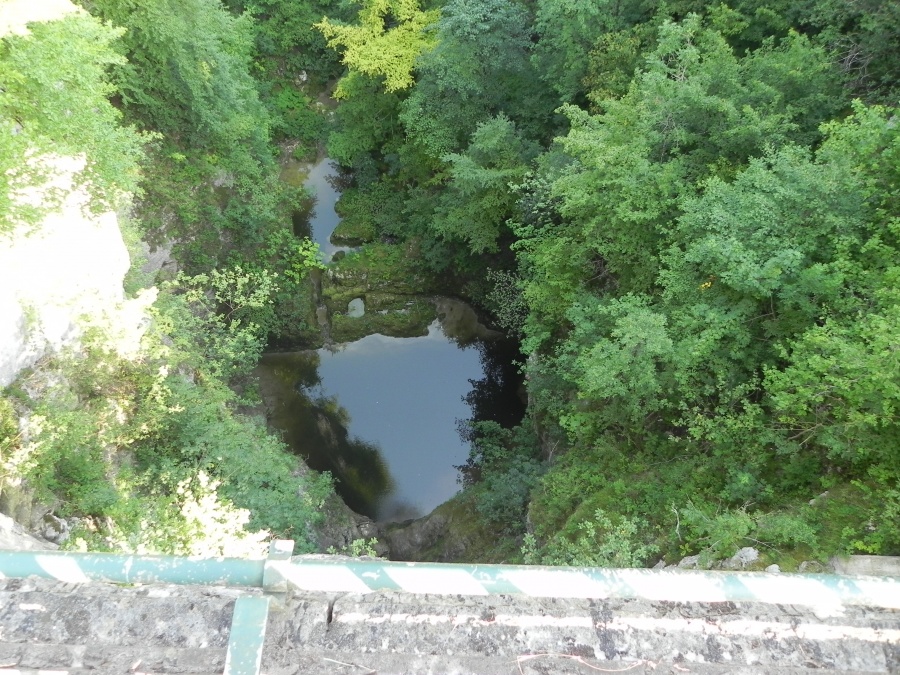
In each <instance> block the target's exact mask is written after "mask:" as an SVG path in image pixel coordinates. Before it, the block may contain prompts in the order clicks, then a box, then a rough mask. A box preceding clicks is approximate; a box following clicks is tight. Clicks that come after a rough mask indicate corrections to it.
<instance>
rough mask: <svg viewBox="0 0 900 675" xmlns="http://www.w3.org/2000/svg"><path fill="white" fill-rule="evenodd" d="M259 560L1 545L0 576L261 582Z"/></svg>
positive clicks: (223, 583) (245, 583)
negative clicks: (8, 548)
mask: <svg viewBox="0 0 900 675" xmlns="http://www.w3.org/2000/svg"><path fill="white" fill-rule="evenodd" d="M264 564H265V561H263V560H241V559H236V558H185V557H179V556H161V555H160V556H150V555H147V556H138V555H118V554H114V553H70V552H64V551H41V552H37V551H0V576H3V577H19V578H22V577H30V576H38V577H44V578H46V579H59V580H61V581H73V582H84V581H107V582H111V583H125V584H129V583H169V584H202V585H206V586H209V585H230V586H254V587H259V586H262V581H263V569H264Z"/></svg>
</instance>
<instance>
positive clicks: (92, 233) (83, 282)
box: [0, 158, 133, 386]
mask: <svg viewBox="0 0 900 675" xmlns="http://www.w3.org/2000/svg"><path fill="white" fill-rule="evenodd" d="M54 161H55V163H56V165H57V167H58V168H59V177H58V179H57V187H59V188H61V189H63V190H65V191H66V192H67V198H66V201H65V203H64V205H63V207H62V209H60V210H59V211H58V212H56V213H52V214H50V215H49V216H47V217H46V218H44V220H43V221H42V222H41V223H40V224H39V225H38V226H37V227H36V228H29V227H26V226H22V227H21V228H19V229H18V230H15V231H14V232H12V233H10V234H7V235H0V317H2V320H0V386H6V385H8V384H9V383H10V382H12V381H13V380H14V379H15V377H16V375H17V374H18V373H19V372H20V371H21V370H22V369H24V368H28V367H30V366H33V365H34V364H35V363H37V361H38V360H39V359H40V358H41V357H42V356H44V355H46V354H48V353H51V352H53V351H57V350H59V349H60V348H62V347H64V346H67V345H72V344H74V343H75V342H76V341H77V339H78V337H79V335H80V334H81V333H82V331H83V328H84V326H86V325H103V326H112V325H114V324H116V323H117V322H118V320H119V319H121V318H122V317H121V316H119V315H120V314H121V311H122V309H123V307H122V303H123V301H124V292H123V287H122V282H123V279H124V277H125V273H126V272H127V271H128V267H129V265H130V262H129V256H128V251H127V249H126V248H125V244H124V242H123V241H122V234H121V232H120V230H119V225H118V222H117V219H116V216H115V214H113V213H105V214H102V215H93V214H89V213H86V211H85V209H84V208H83V207H84V203H85V201H86V196H85V195H84V194H83V193H81V192H78V191H72V190H71V187H70V186H71V177H72V175H73V173H74V172H75V171H77V170H78V169H79V168H80V165H81V162H79V161H78V160H76V159H71V158H59V159H56V160H54ZM132 318H133V317H132Z"/></svg>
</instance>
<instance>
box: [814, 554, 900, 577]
mask: <svg viewBox="0 0 900 675" xmlns="http://www.w3.org/2000/svg"><path fill="white" fill-rule="evenodd" d="M830 562H831V566H832V567H833V568H834V571H835V572H837V573H838V574H867V575H872V576H887V577H900V556H896V555H851V556H846V557H835V558H832V559H831V561H830Z"/></svg>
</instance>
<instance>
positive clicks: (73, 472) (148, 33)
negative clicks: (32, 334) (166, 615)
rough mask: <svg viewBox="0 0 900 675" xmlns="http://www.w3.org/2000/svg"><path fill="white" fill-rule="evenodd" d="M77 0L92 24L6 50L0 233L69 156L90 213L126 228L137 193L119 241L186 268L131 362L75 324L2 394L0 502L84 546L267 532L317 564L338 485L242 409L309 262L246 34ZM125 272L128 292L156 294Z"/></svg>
mask: <svg viewBox="0 0 900 675" xmlns="http://www.w3.org/2000/svg"><path fill="white" fill-rule="evenodd" d="M85 4H86V5H87V7H88V8H89V9H90V10H91V11H92V12H94V13H95V14H97V15H99V16H100V17H102V18H103V19H104V20H105V21H100V20H98V19H97V18H95V17H94V16H91V15H90V14H88V13H86V12H77V13H74V14H71V15H70V16H68V17H67V18H65V19H63V20H57V21H51V22H47V23H39V24H32V25H31V26H30V27H29V28H30V30H29V33H28V34H27V35H23V36H9V37H6V38H4V39H3V41H2V42H0V77H2V78H3V82H2V88H3V100H2V102H0V105H2V107H3V108H2V119H3V124H4V130H5V133H4V134H3V136H4V138H5V139H6V140H5V141H4V143H5V144H6V146H5V147H4V148H3V150H4V151H3V153H2V162H3V164H2V168H3V173H4V182H3V184H2V185H0V188H2V190H0V194H2V197H0V198H2V199H3V200H4V201H3V202H2V203H0V210H2V213H3V227H4V229H6V228H8V227H9V226H10V225H14V224H16V223H17V222H20V221H25V222H29V221H30V222H35V223H36V222H37V220H38V219H39V217H40V216H41V215H43V213H45V212H46V211H47V210H49V209H52V208H54V207H56V206H57V205H58V202H59V198H61V197H64V196H65V195H66V192H67V190H68V188H67V187H66V186H65V185H60V186H59V189H58V191H56V190H55V189H50V188H48V185H47V180H48V179H49V178H50V177H51V173H52V170H53V169H55V164H54V162H55V160H52V156H51V155H61V156H75V157H78V158H81V159H83V160H84V169H83V170H81V171H80V172H78V173H76V174H75V176H74V178H75V184H76V185H77V186H84V187H85V188H86V189H87V192H88V194H89V196H90V197H91V198H92V203H91V206H93V207H94V208H95V209H97V210H99V209H109V208H117V209H121V210H120V217H122V218H125V214H124V208H127V207H128V206H129V197H130V195H129V193H131V194H135V193H136V191H137V189H138V180H139V178H140V179H142V180H141V183H140V186H141V188H143V191H142V193H140V196H141V199H140V200H138V203H137V208H136V209H135V218H134V219H133V220H132V221H131V222H132V224H131V225H130V229H136V230H138V231H137V232H136V233H132V236H131V238H132V239H134V240H137V239H139V238H140V237H142V236H143V237H153V236H156V237H159V238H160V239H172V240H175V243H176V251H177V253H178V256H179V263H180V266H181V268H182V269H185V270H188V272H187V273H185V272H183V273H181V274H179V275H178V277H177V278H176V279H174V280H170V281H163V282H161V283H160V284H159V297H158V299H157V300H156V302H155V303H154V304H153V305H152V307H151V308H150V317H149V318H150V320H151V325H150V327H149V328H148V329H147V331H146V334H145V335H144V336H143V339H142V341H141V347H140V350H139V351H138V352H136V353H135V352H133V351H126V352H122V351H121V350H120V349H119V346H118V343H117V336H116V335H115V331H113V332H112V333H110V332H109V327H108V326H105V325H103V323H102V321H101V322H100V323H99V324H97V325H95V326H94V325H91V324H87V325H86V326H84V328H85V330H86V332H85V336H84V338H83V339H82V341H81V346H80V348H79V349H78V350H76V351H75V352H73V353H64V354H61V355H58V356H56V357H54V358H52V359H50V360H48V361H45V362H42V363H40V364H39V366H38V367H36V368H35V369H34V371H33V372H26V373H24V374H23V375H22V376H21V377H20V379H19V381H17V382H16V383H15V384H14V385H13V386H11V387H10V388H8V389H7V390H6V391H4V392H2V396H0V452H2V465H0V493H3V496H4V499H5V500H6V501H7V503H8V500H9V499H10V497H9V496H8V494H9V493H10V491H12V492H13V493H16V494H19V493H21V492H22V490H25V491H26V492H27V491H29V490H30V491H32V492H33V493H34V495H35V496H36V498H37V499H39V500H40V501H42V502H43V503H46V504H48V505H50V507H51V508H53V509H54V510H55V511H56V512H57V513H58V514H60V515H63V516H67V517H71V518H74V519H78V520H77V522H80V526H79V527H78V529H77V531H76V532H75V533H74V534H75V537H73V539H71V540H70V544H75V545H81V546H88V547H91V548H100V549H114V550H123V549H124V550H135V551H143V552H169V553H182V554H215V555H222V554H230V555H247V554H254V555H260V554H261V553H263V551H264V547H265V542H264V540H265V539H266V538H267V537H270V536H272V535H275V536H286V537H290V538H293V539H295V540H296V542H297V543H298V545H299V547H300V549H301V550H306V551H311V550H314V549H315V547H316V542H315V534H314V531H313V528H314V526H315V524H316V523H317V522H318V521H319V520H321V508H322V505H323V503H324V501H325V500H326V498H328V496H329V495H331V494H332V486H331V479H330V477H329V476H327V475H322V476H320V475H317V474H314V473H312V472H309V471H308V470H306V469H305V467H304V466H303V465H302V463H301V462H300V460H299V459H298V458H296V457H295V456H293V455H291V454H289V453H288V452H287V449H286V447H285V446H284V444H283V443H282V442H281V441H279V440H278V439H277V438H275V437H274V436H272V435H271V434H270V433H269V432H268V431H267V430H266V428H265V426H264V424H263V423H262V422H261V420H260V419H258V418H257V417H252V416H250V415H249V414H248V413H247V412H242V411H246V410H252V408H248V407H247V406H248V405H250V404H252V403H253V400H252V396H249V395H248V396H242V395H240V394H239V393H238V392H246V393H247V394H249V393H250V392H252V380H250V379H249V378H248V376H249V373H250V371H251V370H252V368H253V367H254V365H255V363H256V361H257V360H258V358H259V355H260V354H261V352H262V350H263V348H264V347H265V344H266V340H267V338H268V337H270V336H278V335H280V334H282V333H283V332H285V331H290V333H291V334H292V335H294V336H297V335H301V336H302V335H304V334H305V331H307V330H308V328H307V324H306V315H308V313H309V309H310V300H309V298H310V293H309V279H308V276H309V272H310V270H311V269H313V268H317V267H320V266H321V263H320V262H319V255H318V249H317V247H316V246H315V245H314V244H312V243H311V242H309V240H306V239H297V238H296V237H294V236H293V234H292V232H291V229H290V212H291V209H292V208H293V206H294V202H295V201H296V198H297V196H298V195H295V194H292V192H291V191H290V190H289V189H288V188H287V187H286V186H284V185H283V184H282V183H281V182H280V181H279V180H278V169H277V165H276V164H275V162H274V152H273V149H272V144H271V137H270V125H269V120H270V117H269V114H268V113H267V112H266V109H265V107H264V106H263V104H262V103H260V100H259V96H258V92H257V82H256V80H255V79H254V78H253V77H252V76H251V74H250V69H251V63H252V62H251V56H252V55H253V48H252V45H253V41H254V39H255V31H256V30H257V25H256V24H255V23H254V21H253V20H252V19H251V18H250V16H249V15H246V16H240V17H236V16H233V15H232V14H230V13H228V12H227V11H225V9H224V8H223V7H222V5H221V4H220V3H219V2H217V1H215V0H198V1H197V2H189V3H182V2H178V3H175V2H167V1H166V0H160V1H159V2H150V3H147V2H135V3H122V2H104V1H102V0H99V1H98V2H91V3H85ZM198 25H202V26H204V30H203V31H200V32H198V31H197V26H198ZM118 26H123V27H124V28H119V27H118ZM126 29H127V30H126ZM123 120H124V121H125V122H127V123H128V124H127V125H126V124H123ZM320 126H321V125H320ZM136 129H140V130H141V132H138V131H136ZM148 141H149V143H150V145H149V149H148V152H147V154H146V156H142V155H141V148H142V146H143V145H144V144H145V143H148ZM45 155H46V156H51V160H52V161H49V162H46V163H44V156H45ZM26 187H33V188H38V189H39V191H38V192H35V194H36V195H37V196H39V197H40V201H39V202H35V203H36V204H39V206H40V208H30V204H29V202H28V201H27V200H22V199H21V198H20V197H19V195H17V194H16V191H21V190H22V189H23V188H26ZM20 194H21V193H20ZM32 201H34V200H33V199H32ZM22 236H24V235H22ZM132 255H133V258H134V263H135V270H134V271H133V273H132V274H131V276H130V279H129V281H128V284H127V285H128V286H129V290H130V291H131V292H137V291H140V292H142V293H150V294H153V295H155V293H156V291H155V290H152V289H148V290H142V286H143V285H144V284H146V283H148V282H150V281H152V280H149V279H145V278H142V275H141V274H140V273H139V272H138V271H137V268H139V267H140V265H141V264H142V262H143V260H142V259H141V256H140V253H139V251H138V247H135V250H133V251H132ZM145 297H146V296H145ZM86 320H88V319H86ZM20 420H21V422H20ZM17 498H18V497H17Z"/></svg>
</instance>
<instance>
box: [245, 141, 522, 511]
mask: <svg viewBox="0 0 900 675" xmlns="http://www.w3.org/2000/svg"><path fill="white" fill-rule="evenodd" d="M303 168H304V167H303V166H302V165H299V164H294V165H290V164H289V165H287V166H285V170H284V172H283V174H282V177H283V179H286V180H289V181H290V182H295V181H299V180H303V181H304V183H305V184H306V185H307V186H309V187H311V188H313V189H314V190H315V191H316V194H317V199H316V202H315V204H314V207H313V210H312V212H311V213H310V214H309V215H308V222H309V226H310V229H311V235H312V237H313V239H314V240H315V241H317V242H318V243H319V245H320V248H321V249H322V250H323V252H325V254H326V257H327V258H328V259H330V257H331V256H332V255H333V254H334V253H335V252H336V251H337V250H340V247H336V246H334V245H333V244H331V242H330V240H329V238H330V236H331V232H332V230H333V229H334V227H335V226H336V225H337V223H338V221H339V218H338V216H337V214H336V213H335V211H334V204H335V202H336V201H337V198H338V196H339V191H338V189H337V185H338V183H337V181H336V168H335V167H334V165H333V164H332V163H331V162H329V161H328V160H327V159H326V160H322V161H320V162H319V163H317V164H316V165H315V166H313V167H311V168H309V167H307V169H308V171H307V173H306V174H305V175H304V172H303ZM295 225H297V224H295ZM300 225H301V227H300V228H299V229H301V230H303V229H305V228H303V227H302V224H300ZM439 309H440V311H441V313H442V315H446V318H445V320H444V322H443V323H441V322H438V321H436V322H435V323H433V324H432V325H431V327H430V328H429V331H428V335H426V336H422V337H415V338H393V337H386V336H383V335H369V336H367V337H365V338H363V339H361V340H358V341H356V342H353V343H350V344H345V345H338V346H336V347H334V348H331V349H320V350H316V351H304V352H293V353H272V354H266V355H264V356H263V358H262V360H261V362H260V364H259V366H258V367H257V369H256V374H257V376H258V377H259V380H260V390H261V393H262V396H263V399H264V401H266V404H267V409H268V410H269V421H270V423H271V424H272V425H273V426H274V427H276V428H277V429H279V430H281V432H282V435H283V438H284V440H285V442H287V443H288V444H289V445H290V446H291V447H292V448H293V450H294V451H295V452H297V453H298V454H300V455H302V456H303V457H304V458H305V459H306V461H307V463H308V464H309V465H310V466H311V467H312V468H313V469H316V470H319V471H330V472H331V473H332V474H333V475H334V476H335V478H336V479H337V484H336V489H337V491H338V494H340V495H341V497H342V498H343V499H344V501H345V502H346V503H347V504H348V505H349V506H350V507H351V508H352V509H353V510H355V511H357V512H358V513H362V514H364V515H367V516H370V517H372V518H374V519H376V520H380V521H389V520H405V519H408V518H415V517H419V516H422V515H425V514H426V513H428V512H430V511H431V510H432V509H434V508H435V507H436V506H438V505H439V504H441V503H442V502H444V501H446V500H447V499H449V498H450V497H452V496H453V495H454V494H455V493H456V492H457V491H458V490H459V487H460V486H459V484H458V482H457V477H458V471H457V469H456V467H457V466H459V465H462V464H464V463H465V461H466V459H467V458H468V455H469V445H468V442H467V441H465V440H464V439H463V438H462V437H461V436H460V434H459V431H458V428H459V425H460V423H461V422H462V421H464V420H469V419H494V420H496V421H499V422H501V423H504V424H513V423H515V422H516V421H517V419H518V418H519V417H521V414H522V411H523V409H524V407H523V404H522V402H521V400H520V399H519V397H518V395H517V390H518V386H519V382H520V378H519V376H518V374H517V370H516V368H515V367H514V366H513V364H512V360H513V358H514V356H515V350H514V346H512V345H510V344H508V343H505V342H503V341H499V340H488V341H486V340H482V339H476V338H473V337H472V335H473V334H481V335H484V334H485V333H486V331H484V330H483V329H482V330H480V331H479V330H473V327H472V326H471V325H469V326H468V327H467V328H465V329H461V328H460V325H462V324H465V323H466V322H468V323H469V324H471V323H472V322H473V320H474V319H473V317H474V315H473V313H472V312H471V310H469V309H468V308H466V307H465V305H463V304H462V303H459V302H456V301H450V300H443V301H441V303H440V306H439ZM466 317H468V319H466ZM445 329H446V330H445ZM448 334H449V335H453V336H454V337H453V338H450V337H448V336H447V335H448Z"/></svg>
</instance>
